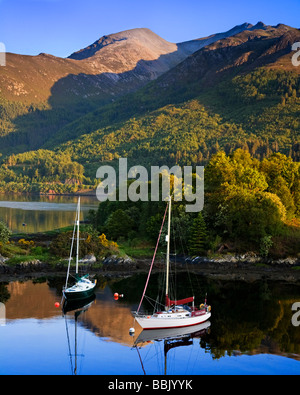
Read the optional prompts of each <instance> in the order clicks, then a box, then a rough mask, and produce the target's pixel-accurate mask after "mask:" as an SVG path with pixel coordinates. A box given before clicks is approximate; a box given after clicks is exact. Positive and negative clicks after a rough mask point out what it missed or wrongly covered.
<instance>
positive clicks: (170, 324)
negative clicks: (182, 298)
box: [135, 312, 211, 329]
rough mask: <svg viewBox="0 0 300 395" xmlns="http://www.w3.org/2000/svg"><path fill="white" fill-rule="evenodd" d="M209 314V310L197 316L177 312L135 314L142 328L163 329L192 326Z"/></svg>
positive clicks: (206, 317)
mask: <svg viewBox="0 0 300 395" xmlns="http://www.w3.org/2000/svg"><path fill="white" fill-rule="evenodd" d="M210 316H211V313H210V312H206V313H204V314H201V315H197V316H189V317H187V316H183V315H180V316H179V314H170V315H169V316H167V314H159V315H157V314H154V315H148V316H147V315H144V316H138V315H136V316H135V319H136V321H137V322H138V324H139V325H140V326H141V327H142V328H143V329H165V328H182V327H185V326H193V325H198V324H201V323H202V322H205V321H207V320H208V319H209V318H210Z"/></svg>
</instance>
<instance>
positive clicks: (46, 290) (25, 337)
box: [0, 274, 300, 374]
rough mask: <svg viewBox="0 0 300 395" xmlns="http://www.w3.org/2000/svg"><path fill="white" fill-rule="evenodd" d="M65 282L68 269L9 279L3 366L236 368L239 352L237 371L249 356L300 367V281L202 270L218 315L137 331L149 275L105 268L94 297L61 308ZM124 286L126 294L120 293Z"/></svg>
mask: <svg viewBox="0 0 300 395" xmlns="http://www.w3.org/2000/svg"><path fill="white" fill-rule="evenodd" d="M195 277H196V276H195ZM183 280H184V276H183V275H182V274H181V281H182V282H183V283H184V281H183ZM195 281H196V279H195ZM63 282H64V276H62V277H56V276H53V277H49V278H39V279H35V280H30V281H14V282H9V283H3V282H2V283H1V282H0V303H2V304H3V305H4V306H5V314H6V326H0V338H1V348H0V374H3V373H4V374H11V373H16V372H17V373H20V374H27V373H28V372H29V374H40V373H41V374H45V373H46V374H52V373H53V374H61V373H63V374H70V366H71V373H72V374H75V373H76V374H144V373H145V372H146V373H147V374H164V373H167V374H202V373H203V372H204V371H206V372H207V373H212V372H214V371H215V370H216V372H220V373H223V374H224V372H226V373H227V372H231V373H232V370H230V369H232V368H231V367H232V365H233V361H237V359H238V361H237V362H234V372H233V373H236V372H239V371H242V369H244V370H243V373H247V372H248V371H247V369H248V368H249V366H250V365H251V369H252V371H254V373H260V372H261V371H262V370H263V369H267V373H270V374H273V373H274V372H276V373H277V374H282V373H284V372H286V373H290V374H293V373H294V372H298V373H299V371H300V362H299V361H300V330H299V327H294V326H293V325H292V324H291V315H292V310H291V306H292V304H293V303H294V302H295V301H299V300H300V289H299V284H288V283H279V282H274V283H266V282H257V283H249V284H247V283H245V282H241V283H239V282H224V281H223V282H219V281H213V280H205V279H203V278H202V277H201V276H198V279H197V282H199V283H200V284H201V287H202V288H205V289H206V290H207V291H208V295H209V300H210V302H211V304H212V305H213V306H214V315H213V317H212V319H211V325H210V322H208V323H204V326H205V325H206V324H207V327H202V326H201V327H199V328H198V327H195V328H186V329H185V328H182V329H181V330H179V331H177V330H175V332H173V331H169V330H168V331H166V332H164V333H162V332H161V331H159V332H157V333H155V332H154V333H153V332H152V331H142V329H141V328H140V327H139V326H138V325H136V326H135V329H136V334H135V337H134V338H132V337H131V336H130V335H129V328H131V327H132V325H133V317H132V315H131V311H132V310H134V309H135V308H136V305H137V304H138V302H139V300H137V295H140V293H139V292H138V288H139V287H140V286H141V287H142V286H143V284H144V276H132V277H128V278H126V279H118V278H116V279H112V278H110V277H102V276H98V281H97V289H96V293H95V294H96V298H95V300H91V301H89V302H90V303H88V306H86V305H83V306H70V305H67V306H63V310H62V309H61V308H56V307H55V303H56V302H59V301H60V300H61V289H62V284H63ZM140 284H141V285H140ZM183 286H184V285H183ZM117 291H119V292H122V293H124V298H122V299H119V300H118V301H115V300H114V297H113V295H114V293H115V292H117ZM201 325H203V324H201ZM75 344H76V349H75ZM133 346H134V348H133ZM83 355H84V357H83ZM75 356H76V358H77V360H76V362H75V359H74V358H75ZM237 356H238V358H237ZM246 356H247V358H249V356H252V357H251V358H250V359H246V358H245V357H246ZM264 356H266V358H267V359H263V357H264ZM71 357H72V358H71ZM257 357H259V358H257ZM257 361H259V362H257ZM141 362H142V364H141ZM165 362H166V365H165ZM187 362H189V363H187ZM215 362H217V363H215ZM165 366H166V367H167V368H166V369H165ZM143 369H144V370H143ZM218 369H219V371H218ZM249 369H250V368H249Z"/></svg>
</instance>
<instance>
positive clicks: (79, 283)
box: [63, 197, 96, 301]
mask: <svg viewBox="0 0 300 395" xmlns="http://www.w3.org/2000/svg"><path fill="white" fill-rule="evenodd" d="M79 221H80V197H79V198H78V204H77V210H76V217H75V223H74V229H73V237H72V243H71V251H70V256H69V264H68V271H67V277H66V283H65V286H64V288H63V296H64V297H65V299H66V300H67V301H71V300H80V299H85V298H88V297H90V296H91V295H92V294H93V293H94V290H95V287H96V281H91V280H90V279H89V275H88V274H86V275H84V276H82V277H81V276H79V274H78V257H79ZM76 229H77V237H76V269H75V281H76V282H75V284H74V285H72V286H71V287H68V280H69V276H70V266H71V260H72V253H73V246H74V240H75V231H76Z"/></svg>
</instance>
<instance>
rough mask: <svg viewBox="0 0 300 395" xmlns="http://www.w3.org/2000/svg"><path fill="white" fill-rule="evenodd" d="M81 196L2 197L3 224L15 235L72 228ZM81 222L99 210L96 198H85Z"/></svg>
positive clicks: (1, 214)
mask: <svg viewBox="0 0 300 395" xmlns="http://www.w3.org/2000/svg"><path fill="white" fill-rule="evenodd" d="M77 199H78V197H77V196H39V195H20V196H19V195H17V196H16V195H1V194H0V220H2V221H4V222H5V223H6V224H7V225H8V227H9V228H10V229H11V230H12V231H13V232H14V233H17V232H25V233H26V232H27V233H37V232H44V231H47V230H52V229H57V228H62V227H64V226H69V225H72V224H73V222H74V212H75V210H76V204H77ZM81 202H82V213H81V220H86V217H87V213H88V211H89V210H90V209H94V210H95V209H97V207H98V204H99V202H98V200H97V199H96V197H94V196H82V197H81Z"/></svg>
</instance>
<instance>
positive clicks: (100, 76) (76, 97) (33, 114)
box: [0, 24, 252, 154]
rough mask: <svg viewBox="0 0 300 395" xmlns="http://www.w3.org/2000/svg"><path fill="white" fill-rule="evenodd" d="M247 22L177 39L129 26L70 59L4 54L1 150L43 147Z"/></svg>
mask: <svg viewBox="0 0 300 395" xmlns="http://www.w3.org/2000/svg"><path fill="white" fill-rule="evenodd" d="M251 26H252V25H251ZM248 27H249V25H248V24H243V25H240V26H236V27H235V28H234V29H231V30H230V31H228V32H224V33H220V34H216V35H212V36H210V37H207V38H204V39H197V40H192V41H189V42H186V43H184V42H183V43H179V44H174V43H170V42H168V41H166V40H164V39H163V38H161V37H159V36H158V35H156V34H155V33H153V32H152V31H151V30H149V29H145V28H137V29H131V30H126V31H123V32H120V33H116V34H111V35H108V36H104V37H101V38H100V39H99V40H97V41H96V42H95V43H93V44H92V45H90V46H88V47H86V48H84V49H82V50H80V51H77V52H75V53H73V54H71V55H70V56H69V57H68V58H59V57H56V56H53V55H49V54H45V53H42V54H40V55H38V56H26V55H18V54H12V53H8V54H7V56H6V67H0V87H1V90H0V146H1V152H2V153H3V154H5V153H11V152H18V151H24V150H27V149H36V148H38V147H40V146H42V145H43V144H44V143H46V142H47V140H48V139H49V138H51V137H52V136H54V135H55V134H58V133H59V130H60V129H61V128H62V127H64V126H65V125H67V124H69V123H71V122H72V121H74V120H76V119H78V118H79V117H81V116H82V115H84V114H87V113H88V112H89V111H92V110H94V109H96V108H97V107H99V106H100V105H101V106H102V105H103V104H105V103H109V102H113V101H115V100H117V99H118V97H120V96H122V95H125V94H128V93H130V92H135V91H136V90H138V89H140V88H141V87H143V86H145V85H146V84H147V83H149V82H150V81H152V80H155V79H156V78H157V77H159V76H160V75H162V74H163V73H165V72H166V71H168V70H170V69H172V68H173V67H174V66H176V65H177V64H179V63H180V62H182V61H183V60H185V59H186V58H187V57H188V56H189V55H190V54H192V53H193V52H194V51H196V50H198V49H199V48H202V47H203V46H205V45H206V43H211V42H214V41H215V40H217V39H219V38H220V37H228V36H230V34H234V33H236V32H237V31H243V30H244V29H245V28H248ZM1 136H2V138H1Z"/></svg>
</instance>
